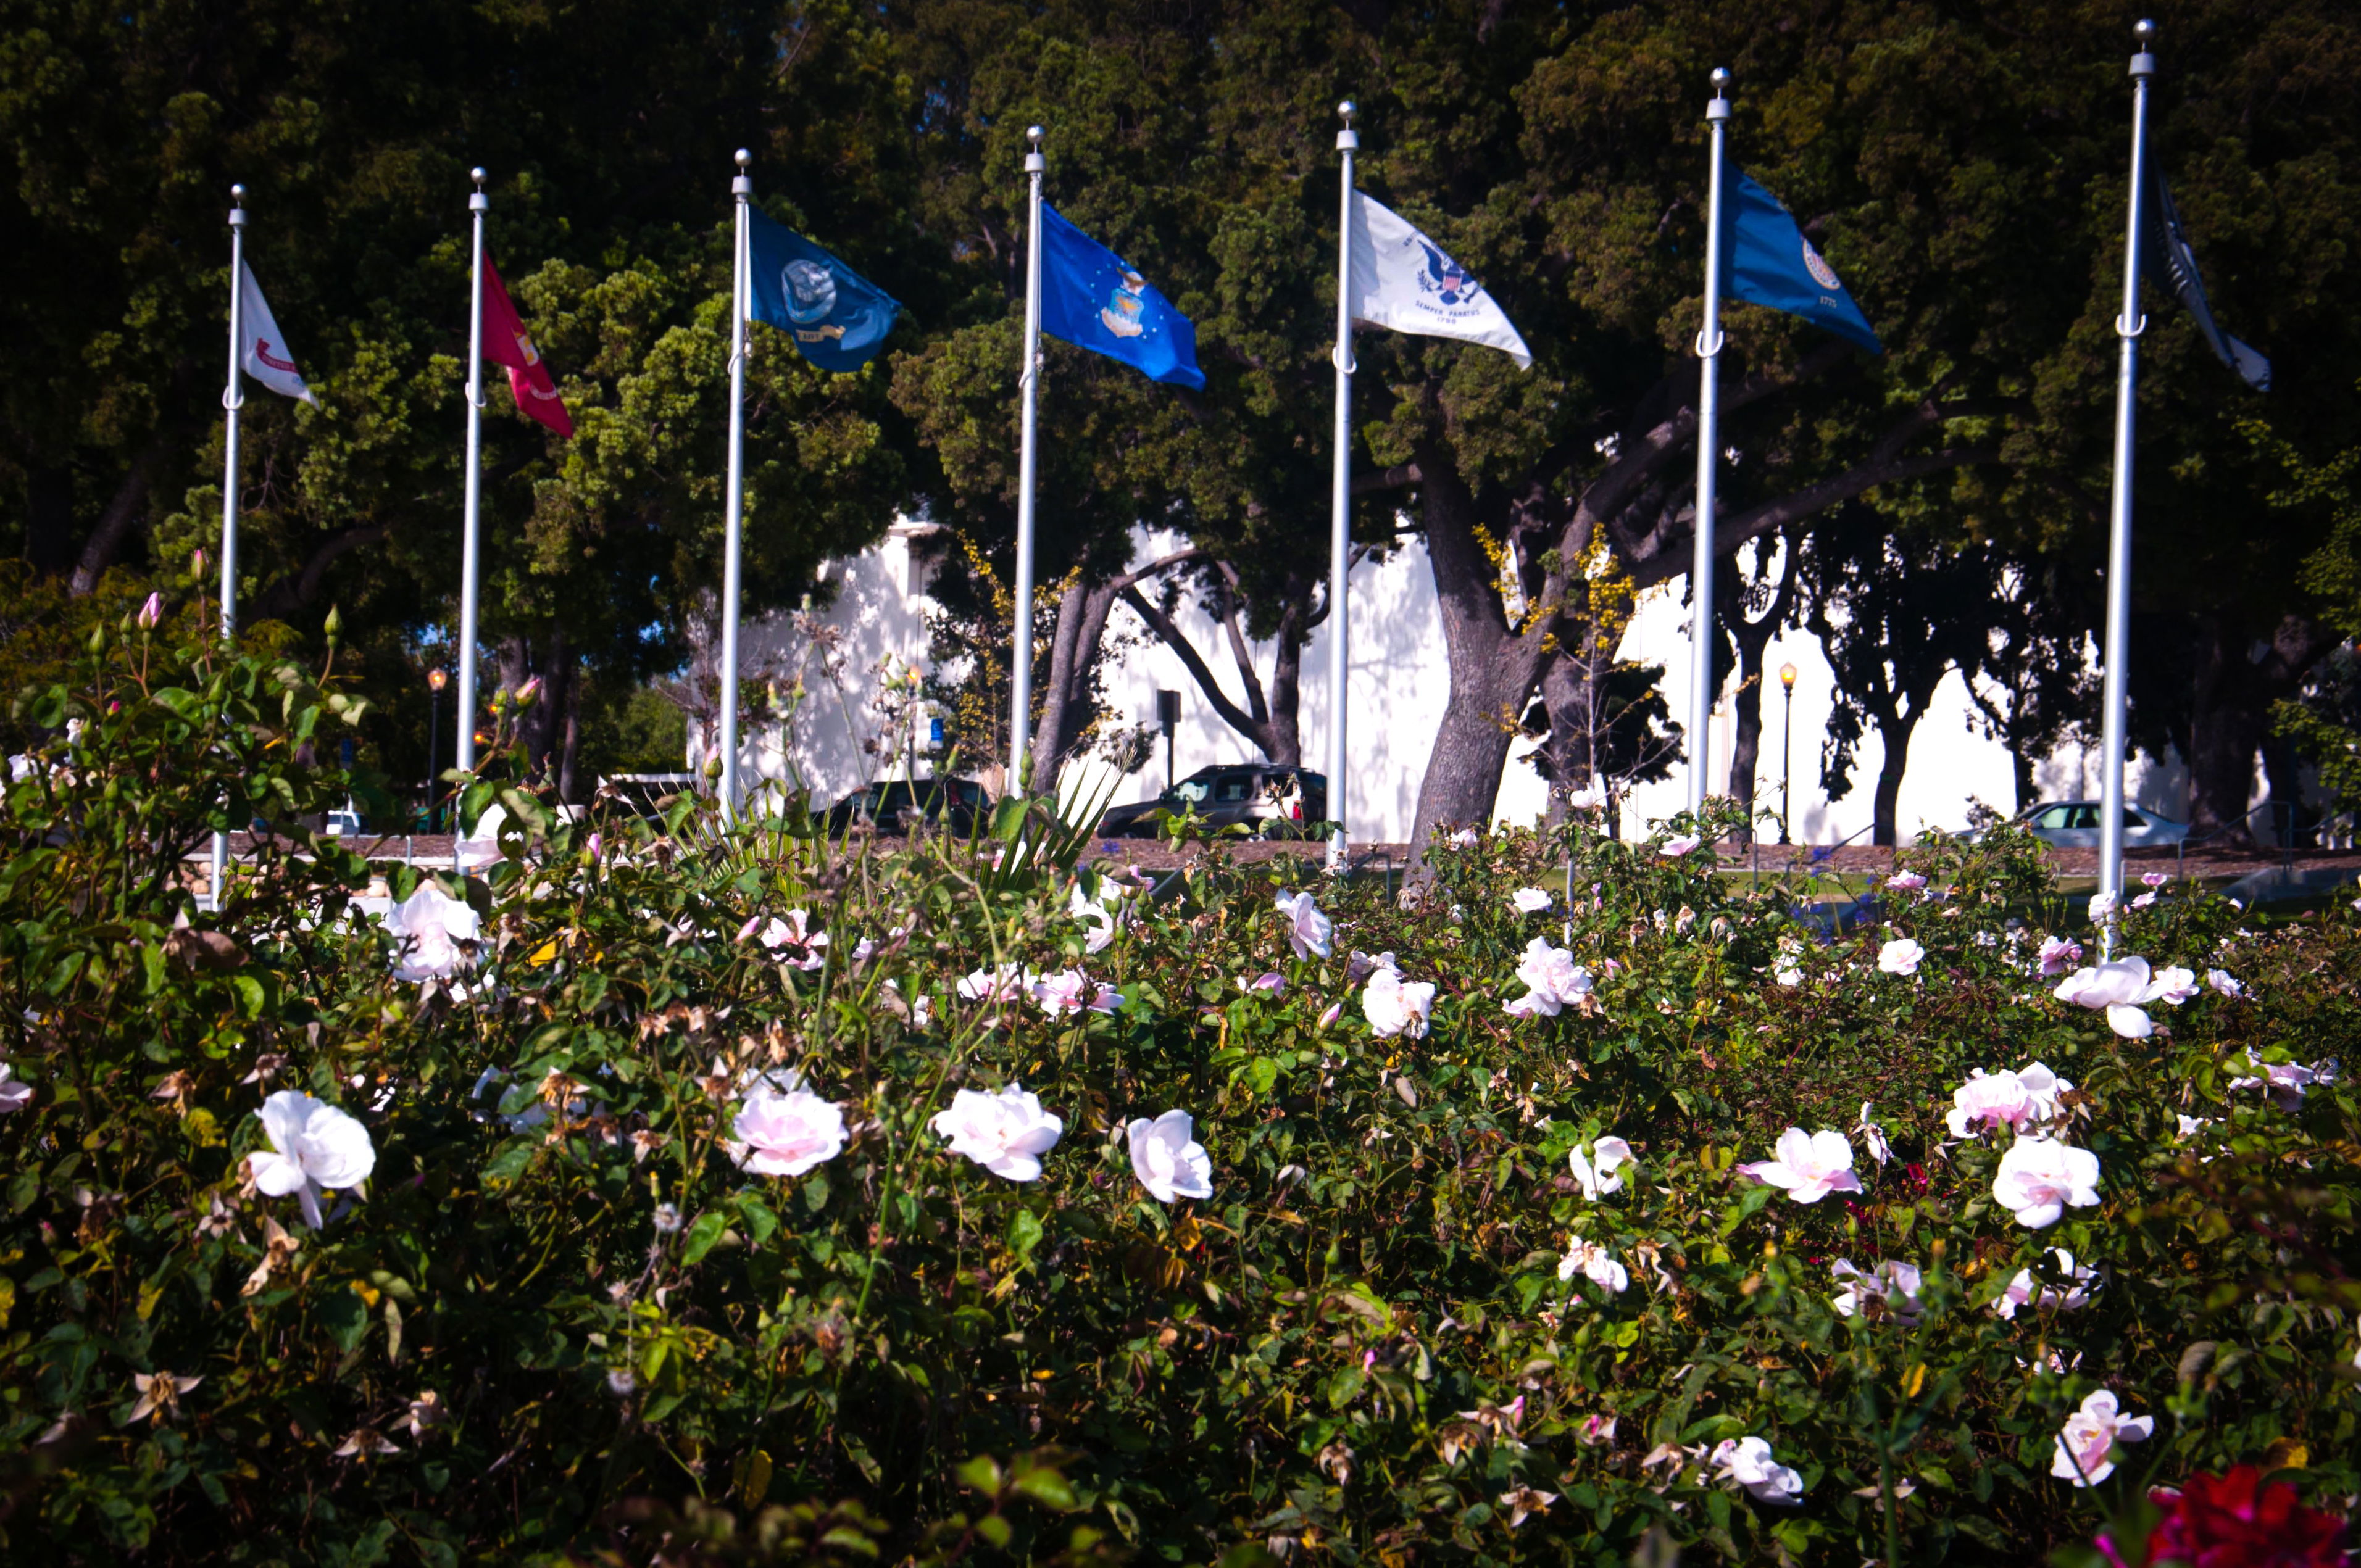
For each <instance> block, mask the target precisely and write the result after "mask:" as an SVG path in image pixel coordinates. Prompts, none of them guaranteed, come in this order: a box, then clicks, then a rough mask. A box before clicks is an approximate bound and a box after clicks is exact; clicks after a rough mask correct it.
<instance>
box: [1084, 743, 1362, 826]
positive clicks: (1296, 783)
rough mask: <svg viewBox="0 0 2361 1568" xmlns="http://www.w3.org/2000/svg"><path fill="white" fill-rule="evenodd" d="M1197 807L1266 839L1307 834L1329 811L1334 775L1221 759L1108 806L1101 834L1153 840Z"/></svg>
mask: <svg viewBox="0 0 2361 1568" xmlns="http://www.w3.org/2000/svg"><path fill="white" fill-rule="evenodd" d="M1182 806H1194V807H1195V808H1196V811H1197V815H1198V816H1200V817H1203V818H1204V819H1205V820H1206V821H1207V822H1209V823H1211V824H1212V825H1213V826H1214V827H1216V828H1227V827H1229V826H1231V825H1232V824H1233V823H1240V822H1243V823H1245V824H1246V826H1247V827H1248V828H1251V829H1252V830H1253V831H1254V832H1255V833H1256V834H1257V835H1258V836H1260V837H1262V838H1266V839H1275V838H1284V837H1287V836H1289V835H1290V834H1297V833H1303V832H1306V831H1308V830H1309V829H1310V827H1311V825H1312V823H1315V822H1322V821H1325V820H1326V819H1327V816H1328V779H1327V776H1326V775H1325V774H1323V773H1310V772H1307V771H1305V770H1304V769H1302V768H1288V767H1279V766H1277V765H1275V764H1272V763H1269V762H1221V763H1216V764H1214V765H1213V766H1212V767H1208V768H1199V769H1198V770H1197V771H1196V772H1195V773H1191V774H1190V775H1189V776H1188V777H1187V778H1185V779H1182V780H1181V781H1180V783H1179V784H1174V785H1173V786H1172V787H1171V788H1170V789H1168V790H1166V791H1165V792H1164V793H1163V794H1161V795H1158V796H1157V797H1156V798H1155V799H1154V800H1143V801H1139V802H1137V804H1134V805H1131V806H1112V807H1110V808H1109V809H1108V811H1107V813H1106V815H1105V816H1104V817H1101V818H1100V819H1099V833H1100V836H1101V837H1103V838H1108V839H1153V838H1154V837H1156V835H1157V834H1159V832H1161V831H1163V828H1164V818H1165V817H1167V816H1172V815H1178V814H1179V812H1180V809H1181V807H1182Z"/></svg>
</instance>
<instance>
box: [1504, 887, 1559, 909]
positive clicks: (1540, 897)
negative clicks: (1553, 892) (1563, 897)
mask: <svg viewBox="0 0 2361 1568" xmlns="http://www.w3.org/2000/svg"><path fill="white" fill-rule="evenodd" d="M1509 902H1510V904H1512V905H1515V906H1516V910H1517V913H1518V914H1520V915H1538V914H1540V913H1541V912H1542V911H1543V910H1544V909H1547V908H1548V907H1549V906H1550V895H1549V894H1547V893H1545V892H1543V890H1542V889H1540V888H1538V887H1521V888H1519V889H1517V891H1516V892H1514V893H1512V894H1509Z"/></svg>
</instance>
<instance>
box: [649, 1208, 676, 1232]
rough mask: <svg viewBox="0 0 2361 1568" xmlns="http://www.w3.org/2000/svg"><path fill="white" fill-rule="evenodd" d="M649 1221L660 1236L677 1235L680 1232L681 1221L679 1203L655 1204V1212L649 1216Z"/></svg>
mask: <svg viewBox="0 0 2361 1568" xmlns="http://www.w3.org/2000/svg"><path fill="white" fill-rule="evenodd" d="M650 1222H651V1223H653V1225H654V1226H655V1228H656V1234H658V1235H660V1236H671V1235H678V1234H680V1227H681V1225H682V1223H683V1221H682V1219H681V1212H680V1205H679V1204H677V1203H659V1204H657V1205H656V1212H655V1213H654V1214H653V1215H652V1216H651V1217H650Z"/></svg>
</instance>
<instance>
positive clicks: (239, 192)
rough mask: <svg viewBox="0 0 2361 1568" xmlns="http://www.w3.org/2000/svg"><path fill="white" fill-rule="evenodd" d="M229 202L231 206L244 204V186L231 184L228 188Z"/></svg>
mask: <svg viewBox="0 0 2361 1568" xmlns="http://www.w3.org/2000/svg"><path fill="white" fill-rule="evenodd" d="M229 204H230V205H231V206H233V207H242V206H244V205H246V187H245V186H243V185H233V186H231V187H230V188H229Z"/></svg>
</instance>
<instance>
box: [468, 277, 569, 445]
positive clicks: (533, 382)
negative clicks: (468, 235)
mask: <svg viewBox="0 0 2361 1568" xmlns="http://www.w3.org/2000/svg"><path fill="white" fill-rule="evenodd" d="M484 357H485V358H487V359H489V360H490V361H491V362H492V363H493V364H495V365H505V366H507V367H508V372H509V392H510V394H511V396H512V397H514V398H515V399H516V405H517V407H519V408H521V409H522V410H523V411H525V412H526V413H527V414H529V415H531V416H532V417H533V418H534V419H537V420H539V421H540V422H542V423H544V424H545V425H547V426H548V427H549V428H550V429H552V430H554V431H555V432H556V433H558V434H560V435H564V436H569V437H570V436H572V435H573V433H574V421H573V420H571V419H570V418H568V417H567V416H566V404H565V403H564V402H562V401H560V400H559V399H558V396H557V383H556V382H555V381H553V380H551V379H550V378H549V367H548V366H546V365H544V364H543V363H542V359H541V350H540V349H538V348H535V347H534V346H533V336H532V334H529V333H527V332H526V331H525V330H524V323H523V322H522V321H520V320H518V319H517V313H516V307H515V306H514V305H512V304H511V303H510V302H509V291H508V288H507V286H506V285H504V284H503V283H501V281H500V269H499V268H497V267H494V266H493V265H492V258H491V256H490V255H489V253H487V254H486V255H485V257H484Z"/></svg>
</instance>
